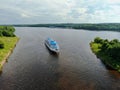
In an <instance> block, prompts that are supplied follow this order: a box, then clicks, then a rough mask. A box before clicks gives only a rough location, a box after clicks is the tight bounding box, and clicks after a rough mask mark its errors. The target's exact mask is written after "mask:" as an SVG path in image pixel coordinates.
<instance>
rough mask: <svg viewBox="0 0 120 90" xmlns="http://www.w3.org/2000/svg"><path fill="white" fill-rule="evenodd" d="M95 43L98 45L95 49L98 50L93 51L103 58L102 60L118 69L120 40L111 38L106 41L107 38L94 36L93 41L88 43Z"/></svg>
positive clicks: (119, 68) (119, 69) (119, 63)
mask: <svg viewBox="0 0 120 90" xmlns="http://www.w3.org/2000/svg"><path fill="white" fill-rule="evenodd" d="M93 44H96V45H97V46H98V45H100V47H98V48H97V49H99V51H97V52H95V53H96V54H97V55H98V56H99V57H101V58H102V59H103V61H104V62H105V63H106V64H107V65H109V66H111V67H113V68H114V69H117V70H118V71H120V42H119V40H118V39H113V40H111V41H108V40H107V39H105V40H104V39H101V38H100V37H96V38H95V39H94V42H92V43H91V44H90V45H93ZM95 49H96V48H95V47H93V51H95Z"/></svg>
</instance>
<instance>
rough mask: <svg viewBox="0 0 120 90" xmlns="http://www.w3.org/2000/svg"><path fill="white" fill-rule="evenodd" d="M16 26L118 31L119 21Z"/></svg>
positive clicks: (24, 25)
mask: <svg viewBox="0 0 120 90" xmlns="http://www.w3.org/2000/svg"><path fill="white" fill-rule="evenodd" d="M14 26H17V27H50V28H56V27H57V28H70V29H85V30H95V31H120V23H100V24H89V23H88V24H87V23H84V24H74V23H63V24H23V25H14Z"/></svg>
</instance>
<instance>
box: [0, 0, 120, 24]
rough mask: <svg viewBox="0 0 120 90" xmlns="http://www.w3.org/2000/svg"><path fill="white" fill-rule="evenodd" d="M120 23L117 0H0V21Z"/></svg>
mask: <svg viewBox="0 0 120 90" xmlns="http://www.w3.org/2000/svg"><path fill="white" fill-rule="evenodd" d="M46 23H120V0H0V24H46Z"/></svg>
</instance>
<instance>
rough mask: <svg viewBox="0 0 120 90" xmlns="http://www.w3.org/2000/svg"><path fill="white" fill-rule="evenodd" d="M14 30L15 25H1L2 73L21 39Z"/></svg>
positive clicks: (0, 70) (0, 67)
mask: <svg viewBox="0 0 120 90" xmlns="http://www.w3.org/2000/svg"><path fill="white" fill-rule="evenodd" d="M14 32H15V29H14V27H13V26H0V73H1V72H2V68H3V65H4V64H5V62H6V61H7V59H8V57H9V56H10V54H11V53H12V51H13V49H14V48H15V46H16V44H17V42H18V40H19V38H18V37H16V36H15V34H14Z"/></svg>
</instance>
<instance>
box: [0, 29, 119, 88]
mask: <svg viewBox="0 0 120 90" xmlns="http://www.w3.org/2000/svg"><path fill="white" fill-rule="evenodd" d="M15 33H16V35H17V36H18V37H20V40H19V42H18V44H17V46H16V48H15V49H14V51H13V53H12V55H11V56H10V57H9V59H8V62H7V63H6V64H5V65H4V68H3V72H2V74H1V75H0V90H120V73H118V72H116V71H114V70H110V69H107V68H106V67H105V66H104V64H103V63H102V62H101V60H99V59H98V58H97V57H96V56H95V55H94V53H92V51H91V49H90V46H89V43H90V42H91V40H93V39H94V38H95V37H97V36H99V37H101V38H107V39H109V40H111V39H114V38H117V39H119V40H120V32H111V31H100V32H98V31H87V30H74V29H59V28H32V27H20V28H18V27H16V32H15ZM47 37H52V38H53V39H55V40H56V41H57V42H58V43H59V46H60V54H59V56H56V55H53V54H51V53H50V52H49V51H48V49H47V48H46V47H45V45H44V40H45V39H46V38H47Z"/></svg>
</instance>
